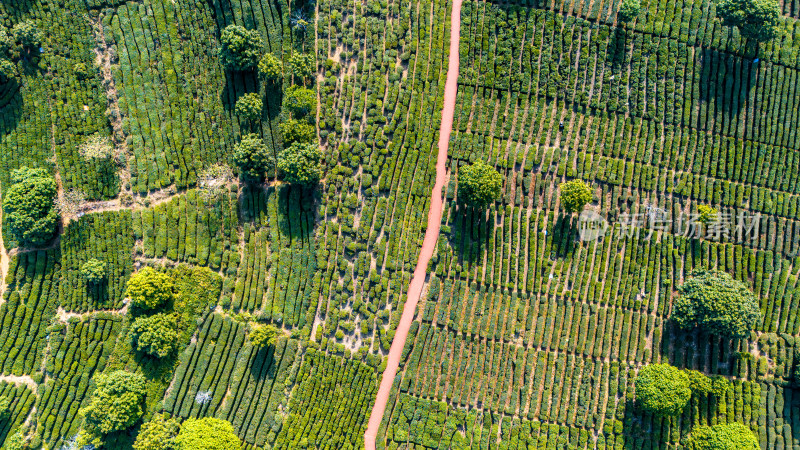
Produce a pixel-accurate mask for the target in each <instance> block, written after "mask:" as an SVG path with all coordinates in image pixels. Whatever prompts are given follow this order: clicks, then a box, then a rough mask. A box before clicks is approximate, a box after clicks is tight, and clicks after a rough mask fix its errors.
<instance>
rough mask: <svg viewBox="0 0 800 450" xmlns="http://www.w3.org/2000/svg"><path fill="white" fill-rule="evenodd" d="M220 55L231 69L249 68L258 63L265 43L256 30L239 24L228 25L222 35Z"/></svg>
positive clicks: (227, 67)
mask: <svg viewBox="0 0 800 450" xmlns="http://www.w3.org/2000/svg"><path fill="white" fill-rule="evenodd" d="M220 44H221V45H220V48H219V57H220V60H221V61H222V65H223V66H224V67H225V68H226V69H229V70H248V69H251V68H253V67H255V65H256V64H258V57H259V55H260V54H261V51H262V47H263V45H264V43H263V41H262V40H261V35H260V34H259V33H258V31H256V30H248V29H246V28H244V27H242V26H239V25H228V26H227V27H225V29H223V30H222V35H221V36H220Z"/></svg>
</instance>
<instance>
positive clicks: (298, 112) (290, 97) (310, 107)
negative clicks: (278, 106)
mask: <svg viewBox="0 0 800 450" xmlns="http://www.w3.org/2000/svg"><path fill="white" fill-rule="evenodd" d="M283 105H284V106H285V107H286V108H288V109H289V111H290V112H291V113H292V116H294V118H296V119H299V118H302V117H305V116H306V115H307V114H309V113H311V112H316V109H317V92H316V91H314V90H312V89H307V88H304V87H300V86H290V87H289V88H288V89H286V95H284V97H283Z"/></svg>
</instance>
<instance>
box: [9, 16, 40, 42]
mask: <svg viewBox="0 0 800 450" xmlns="http://www.w3.org/2000/svg"><path fill="white" fill-rule="evenodd" d="M11 35H12V36H14V39H15V40H16V41H17V42H18V43H19V44H20V45H21V46H23V47H26V48H31V47H38V46H40V45H41V44H42V39H44V34H42V32H41V31H40V30H39V28H38V27H37V26H36V24H35V23H33V21H32V20H24V21H22V22H19V23H18V24H16V25H14V27H13V28H11Z"/></svg>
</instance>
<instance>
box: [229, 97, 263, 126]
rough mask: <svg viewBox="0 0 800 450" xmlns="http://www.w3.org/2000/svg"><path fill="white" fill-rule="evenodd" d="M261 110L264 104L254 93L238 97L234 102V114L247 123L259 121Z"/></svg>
mask: <svg viewBox="0 0 800 450" xmlns="http://www.w3.org/2000/svg"><path fill="white" fill-rule="evenodd" d="M263 109H264V104H263V102H262V101H261V96H260V95H259V94H257V93H255V92H251V93H249V94H244V95H242V96H241V97H239V100H236V106H235V111H236V114H237V115H239V116H241V117H242V118H243V119H245V120H247V121H249V122H253V121H256V120H258V119H260V118H261V111H262V110H263Z"/></svg>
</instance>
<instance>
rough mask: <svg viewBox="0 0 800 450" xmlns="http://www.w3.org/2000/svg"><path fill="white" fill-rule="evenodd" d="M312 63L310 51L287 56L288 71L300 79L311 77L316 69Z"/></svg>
mask: <svg viewBox="0 0 800 450" xmlns="http://www.w3.org/2000/svg"><path fill="white" fill-rule="evenodd" d="M314 63H315V61H314V55H312V54H311V53H299V52H295V53H292V56H290V57H289V72H290V73H291V74H292V75H294V76H295V77H296V78H300V79H302V80H305V79H306V78H311V76H312V75H313V74H314V71H315V69H316V67H315V66H314Z"/></svg>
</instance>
